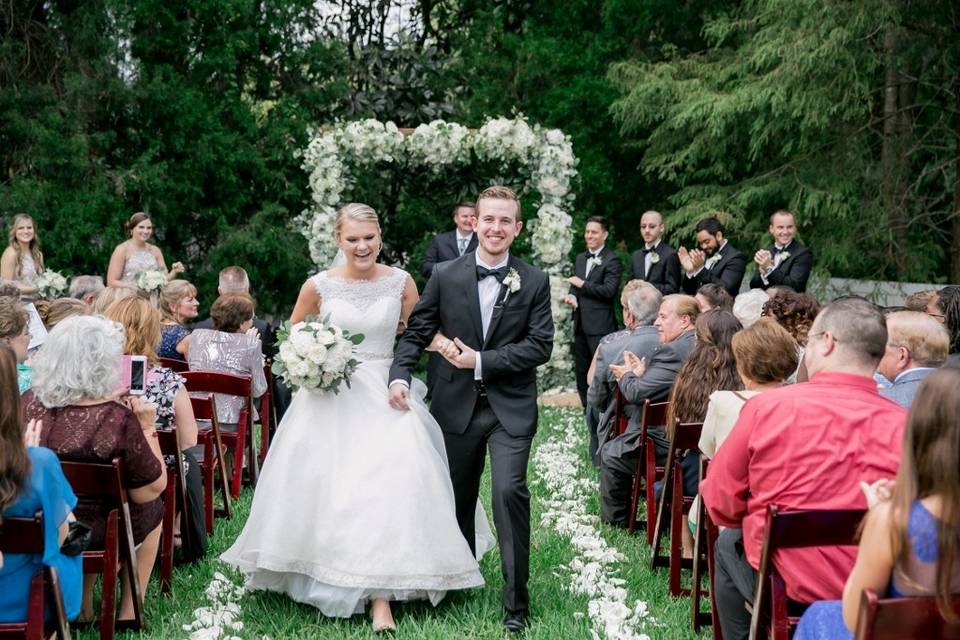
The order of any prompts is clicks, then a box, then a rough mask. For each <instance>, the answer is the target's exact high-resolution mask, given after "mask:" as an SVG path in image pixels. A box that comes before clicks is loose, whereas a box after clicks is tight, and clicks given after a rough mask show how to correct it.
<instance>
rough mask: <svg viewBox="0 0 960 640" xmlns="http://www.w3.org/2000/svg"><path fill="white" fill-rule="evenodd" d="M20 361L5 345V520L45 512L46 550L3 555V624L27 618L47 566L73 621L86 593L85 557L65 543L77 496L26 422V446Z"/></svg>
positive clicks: (0, 483) (0, 390)
mask: <svg viewBox="0 0 960 640" xmlns="http://www.w3.org/2000/svg"><path fill="white" fill-rule="evenodd" d="M16 364H17V359H16V356H15V355H14V354H13V351H12V350H11V349H10V348H9V347H6V346H2V345H0V513H2V516H3V517H4V518H14V517H19V518H31V517H33V515H34V514H36V513H37V512H38V511H42V512H43V537H44V553H43V556H42V557H40V556H38V555H31V554H13V553H8V554H3V558H2V559H3V566H2V568H0V622H23V621H24V620H26V619H27V601H28V595H29V591H30V581H31V580H32V579H33V576H34V575H35V574H36V573H37V571H39V570H40V569H41V567H42V566H43V565H46V566H49V567H54V568H55V569H56V570H57V573H58V574H59V576H60V586H61V589H62V590H63V600H64V607H65V608H66V611H67V617H68V618H69V619H73V618H76V617H77V615H78V614H79V613H80V601H81V597H82V595H83V565H82V561H83V559H82V556H80V555H76V556H67V555H64V554H63V553H61V552H60V544H61V543H62V542H63V541H64V539H65V538H66V537H67V529H68V521H69V520H72V519H73V508H74V507H75V506H76V504H77V498H76V496H74V495H73V491H72V490H71V489H70V485H69V484H68V483H67V480H66V478H64V476H63V470H62V469H61V468H60V461H59V460H57V456H56V454H54V453H53V452H52V451H50V450H49V449H44V448H42V447H38V446H35V445H36V442H37V441H38V440H39V438H40V424H39V423H35V422H34V421H31V422H30V424H29V425H28V426H27V433H26V441H27V442H26V444H27V445H28V446H29V448H27V447H25V446H24V435H23V430H22V427H21V423H20V415H21V414H20V393H19V390H18V388H17V369H16Z"/></svg>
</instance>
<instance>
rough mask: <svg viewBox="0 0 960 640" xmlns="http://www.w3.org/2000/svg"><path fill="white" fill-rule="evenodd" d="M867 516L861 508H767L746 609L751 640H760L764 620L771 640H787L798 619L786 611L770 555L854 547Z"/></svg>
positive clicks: (780, 580) (783, 586)
mask: <svg viewBox="0 0 960 640" xmlns="http://www.w3.org/2000/svg"><path fill="white" fill-rule="evenodd" d="M866 514H867V512H866V511H865V510H863V509H826V510H796V511H781V510H780V508H779V507H778V506H777V505H775V504H771V505H767V517H766V522H765V523H764V534H763V547H762V548H761V551H760V566H759V567H758V569H757V590H756V594H755V595H754V598H753V605H752V606H748V609H750V610H751V613H752V616H753V617H752V619H751V621H750V640H758V639H759V638H760V637H762V635H761V634H762V633H763V631H764V629H763V628H762V627H763V626H764V623H765V622H766V621H767V620H769V630H768V634H767V635H768V636H769V637H770V638H771V639H772V640H789V638H790V634H791V633H792V631H793V629H794V628H796V626H797V621H798V620H799V616H796V615H794V616H791V615H790V614H789V612H788V611H787V606H788V602H787V590H786V584H784V582H783V578H781V577H780V574H779V573H777V569H776V567H775V566H774V564H773V554H774V553H776V552H777V551H781V550H783V549H801V548H808V547H837V546H852V545H856V544H857V532H858V530H859V529H860V523H861V522H862V521H863V517H864V516H865V515H866ZM745 604H746V603H745ZM768 606H769V612H768V611H767V609H768Z"/></svg>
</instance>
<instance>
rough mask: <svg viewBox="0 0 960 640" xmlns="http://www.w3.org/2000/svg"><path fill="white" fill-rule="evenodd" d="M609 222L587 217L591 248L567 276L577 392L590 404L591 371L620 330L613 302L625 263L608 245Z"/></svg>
mask: <svg viewBox="0 0 960 640" xmlns="http://www.w3.org/2000/svg"><path fill="white" fill-rule="evenodd" d="M608 235H609V231H608V229H607V221H606V220H605V219H604V218H603V217H602V216H591V217H590V218H587V226H586V228H585V229H584V231H583V238H584V240H586V243H587V250H586V251H584V252H583V253H581V254H579V255H577V258H576V261H575V262H574V274H575V275H573V276H571V277H569V278H567V282H569V283H570V293H569V294H567V295H566V296H564V297H563V302H565V303H567V304H569V305H570V306H571V307H573V363H574V367H575V368H576V379H577V393H578V394H580V403H581V404H582V405H583V406H584V407H586V406H587V387H588V386H589V385H587V371H588V370H589V369H590V363H591V362H593V354H594V353H595V352H596V350H597V345H599V344H600V340H601V339H602V338H603V336H605V335H607V334H609V333H613V332H614V331H616V330H617V328H618V327H617V317H616V316H615V315H614V311H613V305H614V302H615V301H616V299H617V292H618V291H619V290H620V276H621V274H622V273H623V265H622V264H621V263H620V258H619V257H618V256H617V254H616V253H614V252H613V251H611V250H610V249H608V248H607V247H606V244H605V243H606V241H607V236H608Z"/></svg>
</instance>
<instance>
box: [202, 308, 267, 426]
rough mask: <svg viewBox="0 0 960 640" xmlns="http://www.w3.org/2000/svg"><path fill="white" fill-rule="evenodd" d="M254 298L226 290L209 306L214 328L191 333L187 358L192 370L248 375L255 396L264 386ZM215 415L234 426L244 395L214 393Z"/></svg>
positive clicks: (260, 392) (221, 421) (221, 422)
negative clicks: (254, 318)
mask: <svg viewBox="0 0 960 640" xmlns="http://www.w3.org/2000/svg"><path fill="white" fill-rule="evenodd" d="M254 309H255V305H254V302H253V298H251V297H250V296H248V295H246V294H243V293H228V294H227V295H225V296H220V297H219V298H217V300H216V302H214V303H213V306H212V307H211V308H210V317H211V318H212V319H213V326H214V327H215V328H214V329H197V330H196V331H194V332H193V334H192V335H191V336H190V350H189V351H188V352H187V362H189V363H190V370H191V371H217V372H220V373H229V374H232V375H235V376H245V377H247V378H250V381H251V390H252V392H253V397H254V398H259V397H260V396H262V395H263V394H264V392H265V391H266V390H267V379H266V377H265V376H264V374H263V355H262V354H261V347H260V338H259V337H258V334H257V333H256V329H253V312H254ZM216 400H217V418H218V419H219V420H220V426H221V427H222V428H223V429H224V430H230V429H235V428H236V425H237V420H238V419H239V415H240V410H241V409H242V408H243V404H244V399H243V398H240V397H238V396H224V395H222V394H217V398H216Z"/></svg>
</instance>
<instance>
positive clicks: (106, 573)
mask: <svg viewBox="0 0 960 640" xmlns="http://www.w3.org/2000/svg"><path fill="white" fill-rule="evenodd" d="M118 529H119V522H118V515H117V512H116V511H113V512H112V513H111V514H110V515H109V516H108V517H107V529H106V535H105V540H106V546H105V551H104V554H103V574H102V576H103V577H102V587H103V588H102V589H101V596H100V638H101V640H113V634H114V631H115V629H116V626H117V572H118V571H119V570H120V549H119V547H120V535H119V531H118Z"/></svg>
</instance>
